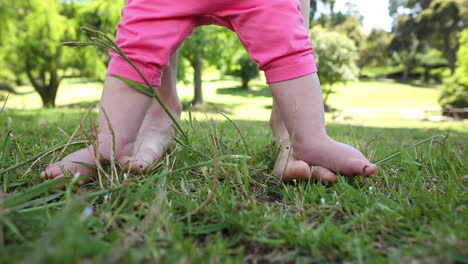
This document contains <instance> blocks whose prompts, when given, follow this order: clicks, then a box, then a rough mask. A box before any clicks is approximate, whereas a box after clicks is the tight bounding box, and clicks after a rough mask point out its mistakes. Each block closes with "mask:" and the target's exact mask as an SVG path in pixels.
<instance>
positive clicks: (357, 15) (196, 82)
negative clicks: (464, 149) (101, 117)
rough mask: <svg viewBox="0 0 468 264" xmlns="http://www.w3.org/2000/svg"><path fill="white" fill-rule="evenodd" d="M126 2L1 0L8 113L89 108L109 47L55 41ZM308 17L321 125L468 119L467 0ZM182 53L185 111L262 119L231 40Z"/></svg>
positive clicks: (250, 78) (97, 24)
mask: <svg viewBox="0 0 468 264" xmlns="http://www.w3.org/2000/svg"><path fill="white" fill-rule="evenodd" d="M123 2H124V1H123V0H121V1H115V0H94V1H89V0H15V1H11V0H0V17H1V18H2V19H1V21H2V25H1V26H0V100H1V105H2V106H4V108H5V110H7V111H20V110H21V111H25V110H28V111H33V110H37V109H41V108H56V107H59V108H60V109H63V110H64V111H66V109H72V108H80V107H82V108H86V107H89V106H90V105H92V104H95V103H98V101H99V98H100V92H101V89H102V82H103V80H104V78H105V73H106V65H107V63H108V60H109V56H108V55H107V52H106V50H104V49H101V48H95V47H87V48H69V47H64V46H62V45H60V43H61V42H63V41H68V40H82V41H85V40H86V36H85V34H84V33H83V32H82V31H80V30H79V27H80V26H88V27H91V28H94V29H98V30H100V31H103V32H106V33H108V34H109V35H110V36H114V35H115V32H116V24H117V23H118V21H119V20H120V10H121V8H122V6H123V4H124V3H123ZM310 17H311V21H310V35H311V39H312V42H313V45H314V46H315V47H316V51H315V52H314V55H315V56H316V58H317V61H318V67H319V75H320V79H321V82H322V85H323V93H324V98H325V104H326V106H327V110H328V111H329V112H330V114H328V115H327V117H328V118H332V119H333V120H335V121H337V122H339V121H341V120H355V121H361V122H366V120H369V119H372V118H374V117H375V118H380V120H382V119H381V118H384V119H383V120H387V121H388V120H397V119H398V120H404V119H411V120H418V121H453V120H462V119H463V118H467V117H468V116H467V112H468V111H467V108H468V30H467V28H466V25H468V0H388V1H387V0H374V1H364V0H353V1H350V0H348V1H346V0H321V1H311V14H310ZM179 54H180V56H179V69H178V80H179V83H178V90H179V94H180V96H181V98H182V101H183V103H184V105H193V106H194V107H195V109H202V110H203V111H208V112H210V111H212V112H224V113H227V114H230V115H231V116H232V117H234V118H237V119H258V120H267V119H268V117H269V111H270V109H271V98H270V94H269V91H268V88H267V86H266V85H265V84H264V78H263V76H262V75H261V74H259V72H258V70H257V67H256V65H255V63H253V62H252V61H251V60H250V58H249V57H248V55H247V53H246V52H245V51H244V48H243V47H242V45H241V44H240V42H239V41H238V40H237V37H236V35H235V34H234V33H232V32H230V31H229V30H227V29H224V28H222V27H217V26H208V27H202V28H198V29H197V30H196V31H195V32H194V34H193V35H192V36H191V37H190V38H188V40H187V41H186V42H185V43H184V44H183V46H182V47H181V49H180V53H179ZM385 118H387V119H385Z"/></svg>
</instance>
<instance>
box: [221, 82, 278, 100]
mask: <svg viewBox="0 0 468 264" xmlns="http://www.w3.org/2000/svg"><path fill="white" fill-rule="evenodd" d="M216 94H222V95H232V96H239V97H246V98H251V97H271V92H270V89H268V86H266V85H250V86H249V89H248V90H245V89H242V88H241V87H228V88H218V89H217V90H216Z"/></svg>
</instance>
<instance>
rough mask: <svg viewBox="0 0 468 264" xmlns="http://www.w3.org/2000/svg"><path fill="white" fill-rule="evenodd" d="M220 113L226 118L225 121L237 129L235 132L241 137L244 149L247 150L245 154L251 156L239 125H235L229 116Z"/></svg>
mask: <svg viewBox="0 0 468 264" xmlns="http://www.w3.org/2000/svg"><path fill="white" fill-rule="evenodd" d="M219 114H220V115H222V116H224V118H226V119H227V121H229V123H231V125H232V126H233V127H234V128H235V129H236V130H237V133H239V136H240V137H241V139H242V142H243V143H244V147H245V151H247V155H249V156H251V154H250V148H249V146H248V145H247V141H246V140H245V137H244V134H242V132H241V130H240V129H239V127H238V126H237V125H236V123H234V121H232V120H231V118H229V117H228V116H227V115H225V114H223V113H219Z"/></svg>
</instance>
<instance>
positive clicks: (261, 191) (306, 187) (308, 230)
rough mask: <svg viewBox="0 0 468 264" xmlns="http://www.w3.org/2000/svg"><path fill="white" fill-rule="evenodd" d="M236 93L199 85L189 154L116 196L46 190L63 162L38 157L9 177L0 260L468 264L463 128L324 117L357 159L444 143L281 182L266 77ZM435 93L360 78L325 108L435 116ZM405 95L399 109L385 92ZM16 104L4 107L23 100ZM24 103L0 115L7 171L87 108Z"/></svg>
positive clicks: (58, 136)
mask: <svg viewBox="0 0 468 264" xmlns="http://www.w3.org/2000/svg"><path fill="white" fill-rule="evenodd" d="M237 85H238V83H236V82H235V81H233V80H230V79H226V80H222V81H209V82H207V83H206V86H205V90H204V92H205V99H206V100H207V101H208V102H210V104H208V106H207V107H206V110H207V111H208V112H209V114H208V115H207V117H208V118H207V117H205V115H204V114H196V115H194V116H195V120H192V122H190V120H189V119H188V115H187V114H185V118H183V121H182V125H183V127H184V129H186V130H187V131H188V133H189V136H190V140H191V142H192V145H191V147H190V148H189V147H184V146H179V147H178V150H177V151H176V152H174V153H172V154H171V155H169V156H167V157H165V158H164V159H163V160H162V162H161V166H158V167H157V168H153V169H150V170H148V171H146V172H145V173H143V174H142V175H132V176H131V177H129V178H127V179H124V178H123V175H116V176H118V177H120V178H119V181H120V182H121V183H120V184H118V185H117V186H116V187H112V188H111V187H109V186H105V188H104V189H102V188H100V187H99V183H98V182H92V183H90V184H87V185H84V186H77V185H76V184H74V183H70V181H74V180H72V178H66V179H64V180H63V181H66V182H69V184H68V185H67V186H68V187H67V188H66V189H63V190H58V189H54V188H50V187H51V185H60V184H63V182H46V183H44V182H43V180H42V179H40V177H39V173H40V171H41V170H42V168H44V166H46V165H47V164H48V163H49V161H50V160H53V159H54V158H55V155H57V154H58V153H59V152H55V153H54V154H51V155H48V156H45V157H43V158H41V159H40V160H39V161H38V163H37V164H36V165H34V166H33V167H32V170H31V171H30V172H27V171H26V169H27V168H28V167H29V165H31V164H32V162H28V163H26V164H25V165H24V166H21V167H18V168H16V169H14V170H10V171H9V172H7V173H3V174H2V175H1V177H2V178H1V184H0V186H1V188H2V190H3V193H9V194H13V195H12V196H3V195H2V197H1V198H0V199H3V203H0V204H2V206H1V207H0V215H1V218H0V219H1V222H0V262H1V263H21V262H25V263H58V262H64V261H66V262H69V263H116V262H117V263H141V262H150V263H153V262H162V263H173V262H175V263H221V262H222V263H239V262H248V263H257V262H262V263H270V262H277V263H284V262H297V263H310V262H313V263H316V262H356V263H382V262H385V263H387V262H389V263H401V262H403V263H407V262H422V263H457V262H458V263H463V262H467V257H468V250H467V248H468V230H467V229H466V222H467V218H468V210H467V207H466V205H467V204H468V196H467V195H466V190H467V188H466V187H467V181H468V180H467V179H466V177H465V176H464V175H467V174H468V169H467V161H468V154H467V151H466V142H468V127H467V124H466V123H463V122H443V123H436V122H422V121H417V120H415V119H412V118H410V117H405V116H400V115H399V112H398V111H395V112H393V114H388V115H386V116H383V117H382V116H367V115H358V114H357V115H350V116H349V117H348V118H345V119H343V120H342V121H333V120H334V119H335V118H336V115H337V114H336V113H335V114H329V115H328V116H327V119H328V120H329V126H328V130H329V133H330V135H331V136H332V137H334V138H336V139H338V140H340V141H343V142H345V143H348V144H352V145H357V146H358V147H360V148H361V149H365V151H364V152H365V154H366V155H368V156H370V157H371V158H372V159H373V161H377V160H380V159H383V158H385V157H387V156H389V155H391V154H393V153H395V152H398V151H400V150H402V149H404V148H405V147H407V146H410V145H412V144H414V143H415V142H417V141H420V140H423V139H425V138H428V137H430V136H434V135H438V134H445V135H449V136H448V138H447V140H442V139H437V140H435V141H431V142H428V143H426V144H423V145H420V146H418V147H417V148H414V149H411V150H409V151H407V152H405V153H402V154H401V155H399V156H398V157H396V158H394V159H392V160H390V161H388V162H386V163H385V164H383V165H382V166H381V169H380V171H379V173H378V174H377V175H376V176H375V177H371V178H340V179H339V182H338V183H337V184H334V185H324V184H321V183H317V182H303V183H293V184H283V183H281V182H279V181H278V180H277V179H275V178H273V177H272V176H271V169H272V166H273V162H274V157H275V155H276V150H275V148H274V147H273V145H272V144H271V140H270V137H269V135H270V132H269V129H268V123H267V119H268V114H269V106H270V104H271V99H270V98H269V97H268V90H266V89H265V87H264V86H262V85H260V81H258V82H255V83H254V87H255V90H254V91H251V92H241V91H240V90H236V89H223V88H224V87H235V86H237ZM70 86H72V84H70ZM79 87H80V86H79V84H76V86H72V87H71V90H74V91H75V90H76V89H78V88H79ZM89 87H91V88H86V89H89V90H93V91H94V90H96V91H98V90H99V89H98V88H97V86H92V85H91V86H89ZM92 87H95V88H92ZM24 89H27V88H26V87H25V88H24ZM373 89H376V90H377V89H378V92H377V91H374V90H373ZM436 89H437V88H436V87H428V88H423V87H417V86H411V85H408V84H391V83H378V82H365V83H360V84H351V85H350V86H347V87H339V88H338V89H337V90H338V93H337V94H335V95H333V97H331V99H330V100H333V105H334V106H335V107H336V108H340V109H344V110H343V111H346V109H349V108H360V107H364V108H366V107H369V109H370V108H371V107H376V106H378V107H382V106H386V105H389V107H388V108H394V109H402V108H431V107H433V106H434V105H435V102H436V101H435V100H436V97H437V91H436ZM64 91H65V90H63V91H62V92H64ZM180 92H181V95H182V98H185V99H184V100H185V101H187V98H190V96H191V95H190V92H191V91H190V89H189V88H187V87H182V88H181V91H180ZM403 92H404V94H405V95H406V96H405V99H401V98H400V99H398V97H396V96H395V97H394V96H393V94H395V93H398V94H403ZM63 95H65V93H63ZM63 95H61V94H59V98H60V96H63ZM364 95H366V96H364ZM367 96H370V97H371V98H373V100H367V99H366V100H364V99H365V98H367ZM413 96H414V102H413V103H412V102H411V101H412V100H411V98H413ZM385 98H387V99H388V101H385ZM97 99H98V97H95V98H94V97H92V98H90V99H88V100H90V101H94V100H97ZM11 100H13V101H11V102H8V104H7V107H10V108H11V105H10V103H12V102H15V101H14V100H19V99H18V98H13V97H12V98H11ZM68 100H69V101H67V104H70V103H74V104H75V103H78V102H79V101H78V99H77V101H74V98H69V99H68ZM64 101H65V100H64ZM377 102H378V103H377ZM385 102H387V103H385ZM24 105H26V106H28V107H27V109H24V110H15V111H13V110H10V109H9V110H8V111H4V112H2V113H1V114H0V125H1V127H2V128H3V129H2V130H0V139H2V140H3V139H5V138H7V139H8V140H6V142H8V143H9V144H8V145H9V151H6V148H5V147H4V146H6V145H7V144H3V148H2V150H4V151H3V152H4V153H7V155H4V154H3V155H2V158H5V164H4V165H3V168H8V167H11V166H14V165H15V164H18V163H20V162H21V161H24V160H27V159H28V158H30V157H32V156H33V155H35V154H37V153H40V152H42V151H44V150H47V149H50V148H52V147H53V146H55V145H57V144H61V143H62V142H64V141H66V140H67V139H68V136H69V135H70V134H71V133H72V132H73V130H74V129H75V127H76V124H77V123H78V122H79V120H80V119H81V117H82V116H83V115H84V114H85V112H86V110H85V109H83V108H68V107H63V108H59V109H55V110H36V109H34V107H31V106H32V104H30V103H25V104H24ZM216 111H221V112H224V113H226V114H228V115H229V117H230V118H232V119H233V120H234V122H235V123H236V125H237V126H238V127H239V129H240V131H242V133H243V136H244V137H245V139H246V141H247V144H248V146H249V149H250V158H249V159H245V155H246V153H247V152H246V150H245V147H244V144H243V142H242V137H241V136H240V135H239V132H238V131H237V130H236V129H235V128H234V127H233V126H232V124H231V123H230V122H229V121H227V120H226V119H225V118H224V117H222V116H221V115H217V114H215V112H216ZM252 113H255V114H252ZM93 118H96V112H93ZM350 124H351V125H350ZM8 131H12V133H13V136H12V137H7V135H8ZM76 140H78V139H76ZM79 147H80V146H72V147H70V149H69V150H68V151H67V153H68V152H70V151H73V150H75V149H77V148H79ZM239 155H240V156H239ZM223 157H224V158H223ZM106 171H107V172H108V173H112V172H111V170H110V169H108V168H106Z"/></svg>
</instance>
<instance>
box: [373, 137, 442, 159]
mask: <svg viewBox="0 0 468 264" xmlns="http://www.w3.org/2000/svg"><path fill="white" fill-rule="evenodd" d="M439 137H442V138H445V137H446V136H444V135H437V136H433V137H429V138H426V139H423V140H421V141H419V142H416V143H414V144H413V145H411V146H409V147H407V148H405V149H403V150H400V151H398V152H396V153H394V154H392V155H390V156H388V157H386V158H383V159H381V160H379V161H377V162H376V163H375V165H380V164H383V163H385V162H387V161H389V160H391V159H393V158H395V157H397V156H399V155H401V154H402V153H404V152H406V151H408V150H410V149H412V148H415V147H417V146H419V145H421V144H424V143H426V142H429V141H432V140H434V139H436V138H439Z"/></svg>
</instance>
